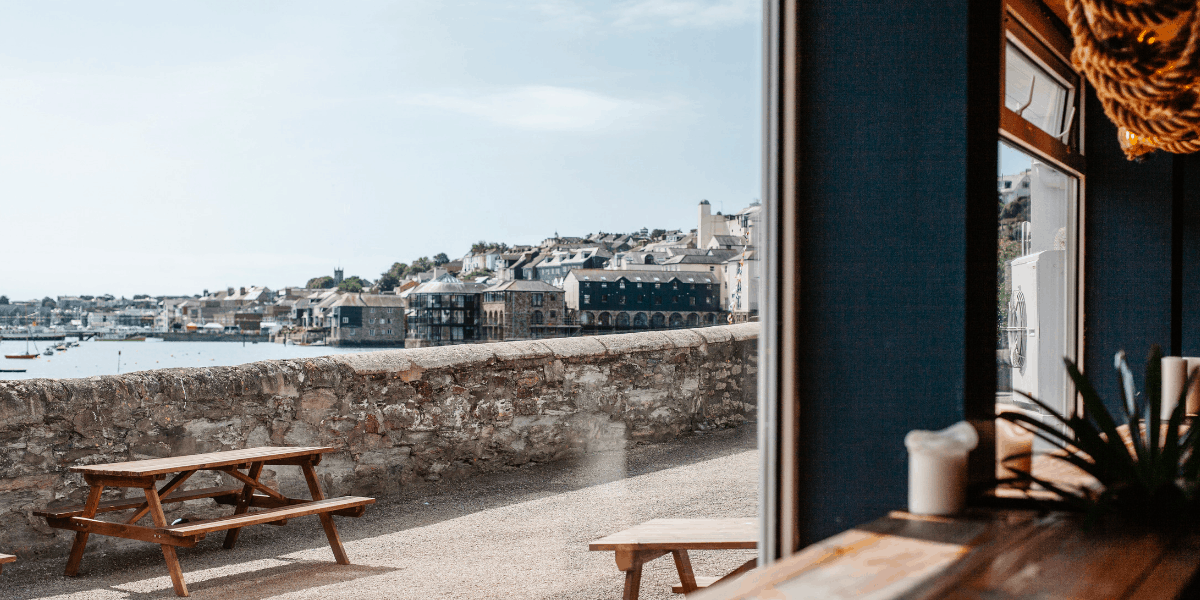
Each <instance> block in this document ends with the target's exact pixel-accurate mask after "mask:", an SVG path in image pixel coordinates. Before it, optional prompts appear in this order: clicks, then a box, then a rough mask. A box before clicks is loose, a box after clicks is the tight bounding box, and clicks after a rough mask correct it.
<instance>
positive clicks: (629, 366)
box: [0, 323, 758, 558]
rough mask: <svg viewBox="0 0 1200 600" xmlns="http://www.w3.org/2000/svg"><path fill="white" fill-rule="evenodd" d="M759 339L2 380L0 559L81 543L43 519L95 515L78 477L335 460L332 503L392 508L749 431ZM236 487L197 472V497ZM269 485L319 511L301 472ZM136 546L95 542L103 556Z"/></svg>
mask: <svg viewBox="0 0 1200 600" xmlns="http://www.w3.org/2000/svg"><path fill="white" fill-rule="evenodd" d="M757 338H758V324H757V323H747V324H740V325H728V326H720V327H707V328H700V329H681V330H673V331H647V332H639V333H630V334H621V335H603V336H592V337H576V338H560V339H548V340H538V341H524V342H502V343H494V344H477V345H458V346H442V347H437V348H422V349H412V350H391V351H378V352H369V353H363V354H344V355H339V356H330V357H323V358H313V359H294V360H272V361H262V362H256V363H250V364H246V365H241V366H237V367H212V368H199V369H163V370H156V371H142V372H137V373H129V374H125V375H118V376H104V377H90V378H86V379H62V380H53V379H35V380H26V381H4V382H0V551H3V552H8V553H14V552H15V553H18V554H20V555H23V556H24V557H26V558H28V557H31V556H33V555H62V554H65V553H66V552H67V550H68V549H69V547H70V542H69V539H70V536H71V534H70V532H65V531H61V530H54V529H49V528H47V527H46V525H45V523H44V522H43V521H42V520H41V519H37V518H34V517H33V516H32V514H31V513H32V511H34V510H36V509H38V508H41V507H44V506H59V505H63V504H75V503H82V502H83V500H84V497H85V496H86V492H87V486H86V484H84V482H83V480H82V478H81V477H79V476H77V475H74V474H72V473H70V472H68V469H69V468H70V467H72V466H75V465H85V464H97V463H106V462H118V461H125V460H138V459H145V458H158V457H168V456H179V455H184V454H195V453H201V452H216V451H220V450H231V449H235V448H243V447H253V446H267V445H289V446H315V445H322V446H333V447H335V448H337V449H338V451H337V452H336V453H332V454H328V455H326V457H325V459H324V460H323V462H322V463H321V464H320V466H318V467H317V471H318V474H319V475H320V477H321V478H322V480H323V482H324V486H325V489H326V494H327V495H342V494H362V495H374V496H385V495H388V494H395V493H397V492H399V490H400V489H401V488H402V487H403V486H405V485H411V484H413V483H414V482H419V481H437V480H439V479H441V478H443V477H447V476H461V475H467V474H470V473H471V472H476V471H493V470H503V469H511V468H514V467H517V466H519V465H522V464H526V463H530V462H546V461H552V460H555V459H557V458H560V457H563V456H564V455H566V454H567V453H571V452H589V451H598V450H611V449H616V448H621V447H623V446H624V445H625V444H629V443H636V442H639V441H660V440H665V439H669V438H672V437H675V436H678V435H680V434H684V433H687V432H691V431H695V430H703V429H708V428H714V427H725V426H733V425H737V424H740V423H742V422H744V421H746V420H748V419H753V418H754V414H755V398H756V379H757V375H756V373H757V368H756V367H757V355H758V353H757ZM293 471H295V472H293ZM202 475H203V476H202ZM228 477H229V476H228V475H223V474H197V475H196V476H195V477H193V478H192V479H191V480H190V481H191V484H190V486H192V487H199V486H201V485H219V484H231V483H233V480H232V479H229V478H228ZM222 478H226V479H222ZM263 479H264V480H265V481H267V482H268V483H271V484H275V485H279V486H280V488H281V489H282V491H283V492H284V493H286V494H288V495H291V496H294V497H302V498H303V497H307V488H306V487H305V484H304V483H303V478H302V477H301V476H300V474H299V470H298V469H296V468H294V467H276V468H275V470H264V473H263ZM111 493H113V494H118V493H121V491H120V490H112V491H111ZM203 502H206V503H203ZM168 506H169V509H170V513H171V514H173V515H189V516H191V515H195V516H201V517H203V516H210V515H213V514H214V513H213V511H214V510H215V509H214V508H213V503H212V502H211V501H200V502H188V503H183V504H173V505H168ZM123 543H128V542H124V541H123V540H118V539H116V538H108V537H100V538H95V537H93V542H92V543H90V544H89V550H92V549H98V548H104V547H108V546H111V545H120V544H123Z"/></svg>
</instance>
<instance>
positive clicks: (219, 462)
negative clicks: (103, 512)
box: [71, 446, 336, 477]
mask: <svg viewBox="0 0 1200 600" xmlns="http://www.w3.org/2000/svg"><path fill="white" fill-rule="evenodd" d="M335 450H336V449H335V448H329V447H309V448H287V447H271V446H266V447H262V448H244V449H241V450H229V451H226V452H213V453H210V454H193V455H190V456H179V457H173V458H153V459H150V460H135V461H129V462H119V463H109V464H106V465H85V466H81V467H71V471H73V472H75V473H83V474H85V475H88V474H91V475H104V476H108V477H148V476H153V475H165V474H167V473H178V472H179V471H191V470H203V469H215V468H218V467H231V466H234V465H241V464H248V463H251V462H260V461H261V462H265V463H266V464H272V461H287V460H288V459H293V458H295V457H300V456H311V455H320V454H324V453H327V452H334V451H335ZM288 464H292V462H288Z"/></svg>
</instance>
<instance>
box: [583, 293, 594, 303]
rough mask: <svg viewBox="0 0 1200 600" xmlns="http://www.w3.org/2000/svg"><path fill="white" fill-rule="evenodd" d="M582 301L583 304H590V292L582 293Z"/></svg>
mask: <svg viewBox="0 0 1200 600" xmlns="http://www.w3.org/2000/svg"><path fill="white" fill-rule="evenodd" d="M583 303H584V304H591V303H592V296H591V295H590V294H584V295H583Z"/></svg>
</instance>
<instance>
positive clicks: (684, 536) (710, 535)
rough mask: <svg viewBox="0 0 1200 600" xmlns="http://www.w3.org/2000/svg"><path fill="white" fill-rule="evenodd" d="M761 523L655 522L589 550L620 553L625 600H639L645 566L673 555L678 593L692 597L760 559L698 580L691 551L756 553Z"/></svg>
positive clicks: (599, 542)
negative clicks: (742, 550) (724, 573)
mask: <svg viewBox="0 0 1200 600" xmlns="http://www.w3.org/2000/svg"><path fill="white" fill-rule="evenodd" d="M758 533H759V532H758V519H756V518H739V519H654V520H651V521H646V522H645V523H642V524H641V525H637V526H635V527H631V528H629V529H626V530H625V531H622V532H619V533H614V534H612V535H610V536H606V537H603V538H600V539H598V540H596V541H594V542H592V543H591V544H588V550H611V551H614V552H615V553H616V559H617V568H618V569H620V570H622V571H624V572H625V591H624V593H623V594H622V596H621V598H622V600H637V597H638V592H639V590H640V588H641V582H642V565H643V564H645V563H648V562H650V561H652V560H654V559H656V558H658V557H660V556H665V555H667V554H671V555H672V556H673V557H674V558H675V570H676V572H678V573H679V584H678V585H675V586H673V587H672V591H674V592H675V593H682V594H689V593H691V592H694V591H696V590H698V589H700V588H703V587H706V586H709V585H712V584H714V583H716V582H718V581H723V580H725V579H728V578H732V577H736V576H737V575H740V574H742V573H744V572H746V571H748V570H750V569H752V568H754V565H755V563H756V562H757V561H758V559H757V558H754V559H751V560H749V561H746V562H745V563H744V564H743V565H742V566H740V567H738V568H737V569H734V570H733V572H731V573H729V574H727V575H725V576H723V577H696V575H695V573H693V572H692V561H691V557H689V556H688V550H737V549H746V550H753V549H755V548H757V547H758Z"/></svg>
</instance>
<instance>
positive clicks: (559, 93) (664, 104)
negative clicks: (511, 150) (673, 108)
mask: <svg viewBox="0 0 1200 600" xmlns="http://www.w3.org/2000/svg"><path fill="white" fill-rule="evenodd" d="M406 103H408V104H414V105H418V106H429V107H434V108H440V109H444V110H450V111H455V112H459V113H463V114H467V115H471V116H475V117H479V118H482V119H486V120H488V121H490V122H492V123H495V124H497V125H503V126H507V127H515V128H518V129H529V130H535V131H564V132H586V131H601V130H607V129H614V128H623V127H626V126H631V125H634V124H636V123H639V122H642V121H643V120H645V119H646V118H647V117H650V116H652V115H654V114H655V113H659V112H661V111H662V110H664V109H666V108H668V107H669V106H670V105H671V104H672V102H670V101H638V100H629V99H623V98H616V97H613V96H608V95H605V94H600V93H597V92H591V91H588V90H582V89H577V88H569V87H558V86H550V85H530V86H523V87H518V88H513V89H509V90H504V91H499V92H492V93H487V94H477V95H461V94H459V95H456V94H419V95H416V96H413V97H411V98H408V99H407V100H406Z"/></svg>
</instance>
